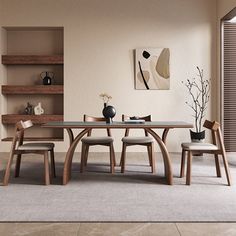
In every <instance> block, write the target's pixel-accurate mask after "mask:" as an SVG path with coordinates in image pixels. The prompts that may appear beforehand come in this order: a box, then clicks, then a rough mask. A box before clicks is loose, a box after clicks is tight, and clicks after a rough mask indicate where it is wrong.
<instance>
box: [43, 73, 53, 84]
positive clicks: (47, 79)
mask: <svg viewBox="0 0 236 236" xmlns="http://www.w3.org/2000/svg"><path fill="white" fill-rule="evenodd" d="M40 76H41V78H42V79H43V84H44V85H51V84H52V79H53V78H54V73H53V72H51V71H44V72H42V73H41V74H40Z"/></svg>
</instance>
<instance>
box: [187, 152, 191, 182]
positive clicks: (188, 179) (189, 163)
mask: <svg viewBox="0 0 236 236" xmlns="http://www.w3.org/2000/svg"><path fill="white" fill-rule="evenodd" d="M191 169H192V152H191V151H188V160H187V178H186V185H190V184H191V171H192V170H191Z"/></svg>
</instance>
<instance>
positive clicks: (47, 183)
mask: <svg viewBox="0 0 236 236" xmlns="http://www.w3.org/2000/svg"><path fill="white" fill-rule="evenodd" d="M44 169H45V185H49V184H50V174H49V160H48V151H46V152H44Z"/></svg>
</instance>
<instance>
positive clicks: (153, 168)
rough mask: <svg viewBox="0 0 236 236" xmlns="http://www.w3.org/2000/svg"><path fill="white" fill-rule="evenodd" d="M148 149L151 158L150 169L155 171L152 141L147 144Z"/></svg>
mask: <svg viewBox="0 0 236 236" xmlns="http://www.w3.org/2000/svg"><path fill="white" fill-rule="evenodd" d="M149 150H150V154H151V155H150V157H149V158H151V169H152V173H156V166H155V154H154V146H153V143H151V145H150V146H149Z"/></svg>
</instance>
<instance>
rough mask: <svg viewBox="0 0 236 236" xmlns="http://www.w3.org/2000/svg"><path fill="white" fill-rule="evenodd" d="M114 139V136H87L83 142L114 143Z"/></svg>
mask: <svg viewBox="0 0 236 236" xmlns="http://www.w3.org/2000/svg"><path fill="white" fill-rule="evenodd" d="M113 141H114V139H113V138H112V137H109V136H104V137H103V136H100V137H94V136H91V137H85V138H82V139H81V142H83V143H85V144H97V145H99V144H109V143H112V142H113Z"/></svg>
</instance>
